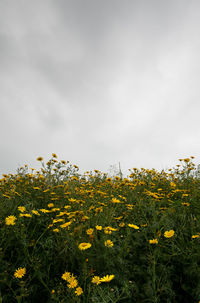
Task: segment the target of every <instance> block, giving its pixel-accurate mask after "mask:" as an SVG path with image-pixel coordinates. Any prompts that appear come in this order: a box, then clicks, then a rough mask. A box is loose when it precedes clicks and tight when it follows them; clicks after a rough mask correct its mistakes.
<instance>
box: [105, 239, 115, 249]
mask: <svg viewBox="0 0 200 303" xmlns="http://www.w3.org/2000/svg"><path fill="white" fill-rule="evenodd" d="M104 244H105V246H107V247H113V245H114V244H113V242H112V241H111V240H107V241H105V242H104Z"/></svg>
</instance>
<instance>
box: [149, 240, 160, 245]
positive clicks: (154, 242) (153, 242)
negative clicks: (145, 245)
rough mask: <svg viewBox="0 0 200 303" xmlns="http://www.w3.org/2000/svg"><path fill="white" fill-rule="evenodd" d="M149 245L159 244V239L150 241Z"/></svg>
mask: <svg viewBox="0 0 200 303" xmlns="http://www.w3.org/2000/svg"><path fill="white" fill-rule="evenodd" d="M149 243H150V244H158V240H157V239H152V240H149Z"/></svg>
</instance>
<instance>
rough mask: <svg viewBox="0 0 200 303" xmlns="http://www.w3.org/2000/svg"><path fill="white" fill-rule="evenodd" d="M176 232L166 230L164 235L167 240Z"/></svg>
mask: <svg viewBox="0 0 200 303" xmlns="http://www.w3.org/2000/svg"><path fill="white" fill-rule="evenodd" d="M174 233H175V232H174V230H166V232H165V233H164V237H165V238H171V237H173V235H174Z"/></svg>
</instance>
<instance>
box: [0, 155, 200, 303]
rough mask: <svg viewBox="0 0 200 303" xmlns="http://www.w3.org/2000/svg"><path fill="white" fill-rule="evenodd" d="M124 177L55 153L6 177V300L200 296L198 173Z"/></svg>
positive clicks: (183, 169) (0, 285) (2, 234)
mask: <svg viewBox="0 0 200 303" xmlns="http://www.w3.org/2000/svg"><path fill="white" fill-rule="evenodd" d="M193 158H194V157H190V158H186V159H179V160H180V165H177V166H176V168H173V169H169V170H168V172H165V171H161V172H158V171H156V170H155V169H152V170H149V169H144V168H142V169H137V168H133V169H131V170H130V175H129V176H128V177H127V178H123V176H122V173H121V171H120V172H119V174H118V175H116V176H112V177H108V175H107V174H105V173H102V172H100V171H98V170H94V171H93V172H85V173H84V174H83V175H80V174H79V173H78V171H79V168H78V167H77V166H76V165H71V164H70V163H69V162H68V161H67V162H65V161H63V160H61V161H58V160H57V156H56V155H55V154H52V158H51V159H50V160H49V161H48V162H47V163H44V161H43V159H42V158H41V157H39V158H38V159H37V160H38V161H41V166H42V167H41V169H40V170H39V171H35V170H34V169H29V168H28V166H27V165H25V166H24V167H21V168H19V169H18V170H17V173H16V174H14V175H13V174H9V175H3V178H2V179H1V180H0V302H3V303H14V302H17V303H20V302H23V303H28V302H42V303H44V302H52V303H54V302H55V303H56V302H60V303H64V302H68V303H76V302H77V303H78V302H80V303H81V302H83V303H117V302H121V303H134V302H135V303H140V302H149V303H150V302H155V303H158V302H160V303H179V302H181V303H183V302H185V303H190V302H191V303H194V302H195V303H198V302H199V301H200V266H199V265H200V250H199V247H200V172H199V170H198V167H196V166H195V165H194V163H193V162H192V159H193Z"/></svg>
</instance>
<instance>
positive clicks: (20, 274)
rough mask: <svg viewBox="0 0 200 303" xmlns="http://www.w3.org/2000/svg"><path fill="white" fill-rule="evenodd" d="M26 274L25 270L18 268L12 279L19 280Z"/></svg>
mask: <svg viewBox="0 0 200 303" xmlns="http://www.w3.org/2000/svg"><path fill="white" fill-rule="evenodd" d="M25 274H26V268H25V267H24V268H22V267H19V268H18V269H17V270H16V271H15V273H14V277H15V278H19V279H21V278H22V277H23V276H24V275H25Z"/></svg>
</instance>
